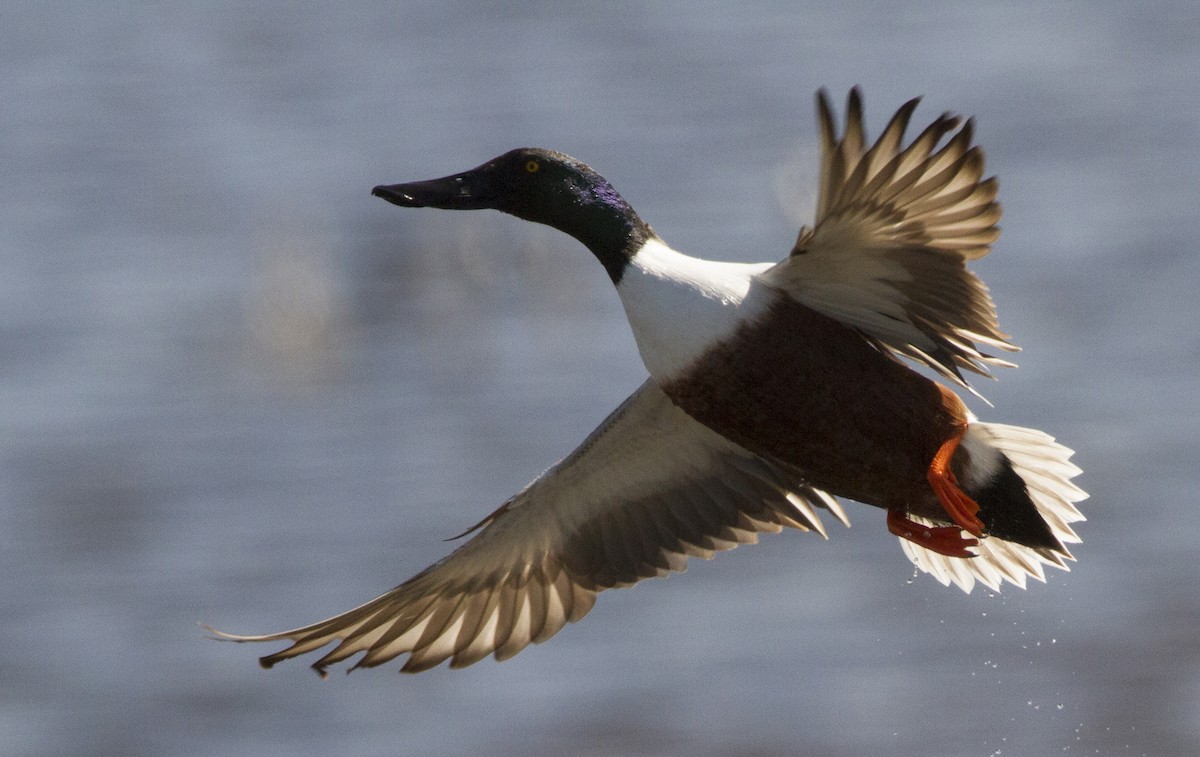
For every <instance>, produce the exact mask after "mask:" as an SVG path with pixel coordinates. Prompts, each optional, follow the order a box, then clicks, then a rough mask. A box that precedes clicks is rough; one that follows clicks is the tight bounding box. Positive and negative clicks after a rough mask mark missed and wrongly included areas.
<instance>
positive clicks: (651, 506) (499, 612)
mask: <svg viewBox="0 0 1200 757" xmlns="http://www.w3.org/2000/svg"><path fill="white" fill-rule="evenodd" d="M818 508H823V509H826V510H828V511H830V512H832V513H833V515H834V516H835V517H837V518H838V519H839V520H842V521H845V514H844V513H843V512H842V510H841V507H840V506H839V505H838V503H837V501H836V500H835V499H834V498H833V497H831V496H830V495H828V494H826V493H825V492H822V491H819V490H816V489H813V488H812V487H810V486H808V485H806V484H805V483H804V482H803V481H802V480H800V479H799V478H798V476H797V475H796V474H795V473H794V472H790V471H788V470H785V469H783V468H781V467H780V466H777V465H774V464H772V463H769V462H767V461H765V460H763V459H761V458H758V457H756V456H754V455H753V454H751V453H749V452H747V451H746V450H744V449H742V448H741V447H739V446H737V445H735V444H733V443H732V442H729V441H727V440H726V439H724V438H723V437H721V436H719V435H717V434H716V433H715V432H713V431H710V430H709V429H707V428H705V427H704V426H702V425H700V424H699V423H697V422H696V421H694V420H692V419H691V418H690V417H689V416H687V415H686V414H685V413H684V412H683V411H682V410H679V409H678V408H676V407H675V405H673V404H672V403H671V401H670V400H668V399H667V397H666V395H664V394H663V393H662V391H661V390H660V389H659V388H658V387H657V386H656V385H655V384H654V383H652V382H647V383H646V384H644V385H643V386H642V388H641V389H639V390H638V391H637V392H635V393H634V394H633V396H632V397H630V398H629V399H628V400H626V402H625V403H624V404H623V405H622V406H621V407H620V408H618V409H617V410H616V411H615V412H614V413H613V414H612V415H610V416H609V418H608V419H607V420H605V422H604V423H603V424H601V426H600V427H599V428H598V429H596V431H595V432H593V433H592V435H591V436H589V437H588V439H587V440H585V441H584V443H583V444H582V445H580V447H579V448H578V449H577V450H575V452H573V453H572V454H571V455H570V456H569V457H567V458H566V459H565V460H563V461H562V462H561V463H559V464H558V465H556V466H554V467H553V468H551V469H550V470H548V471H547V472H546V473H545V474H543V475H542V476H540V477H539V478H538V479H536V480H535V481H534V482H533V483H531V484H530V485H529V486H528V487H526V488H525V489H524V490H523V491H521V492H520V493H519V494H517V495H516V496H514V497H513V498H512V499H511V500H509V501H508V502H507V503H505V504H504V505H503V506H502V507H501V508H500V509H499V510H497V511H496V512H495V513H493V514H492V515H491V516H489V517H488V518H487V519H485V520H484V521H483V522H482V523H481V524H480V525H479V526H478V527H477V529H478V533H477V534H476V535H475V536H474V538H472V539H471V540H470V541H468V542H467V543H466V544H464V545H463V546H462V547H460V548H459V549H458V550H456V551H455V552H454V553H452V554H451V555H450V556H448V557H447V558H445V559H443V560H442V561H440V562H438V563H436V564H434V565H433V566H431V567H429V568H428V569H426V570H425V571H423V572H421V573H420V574H418V575H417V576H415V577H414V578H412V579H410V580H409V581H407V582H405V583H403V584H401V585H400V586H398V587H396V588H395V589H392V590H391V591H389V592H387V593H385V594H383V595H382V596H380V597H378V598H376V599H374V600H372V601H370V602H368V603H366V604H364V605H362V606H360V607H358V608H356V609H353V610H350V611H349V612H346V613H343V614H341V615H338V616H336V617H334V618H330V619H329V620H325V621H321V622H320V623H315V624H313V625H310V626H305V627H303V628H297V629H294V630H291V631H284V632H281V633H274V634H266V635H262V636H239V635H233V634H225V633H220V632H215V633H217V635H218V636H220V637H221V638H226V639H232V640H234V641H283V640H289V641H291V642H292V646H290V647H288V648H286V649H284V650H282V651H280V652H277V653H275V654H271V655H268V656H266V657H263V658H262V660H261V662H262V664H263V665H264V666H266V667H270V666H271V665H274V664H275V663H276V662H279V661H281V660H285V659H288V658H291V657H295V656H297V655H300V654H304V653H306V652H310V651H313V650H315V649H318V648H320V647H323V646H325V645H327V644H330V643H333V642H337V645H336V646H335V647H334V648H333V649H332V650H331V651H329V652H328V653H327V654H326V655H325V656H324V657H322V658H320V659H319V660H317V661H316V662H315V663H314V664H313V667H314V668H316V669H317V670H318V671H321V672H322V673H323V672H324V670H325V668H326V667H328V666H329V665H332V664H334V663H338V662H341V661H343V660H346V659H348V658H349V657H351V656H353V655H355V654H359V653H362V655H363V656H362V657H361V658H360V659H359V660H358V662H357V663H356V664H355V665H354V667H372V666H375V665H379V664H381V663H384V662H387V661H388V660H391V659H394V658H395V657H397V656H399V655H403V654H408V656H409V657H408V659H407V660H406V662H405V664H404V666H403V670H404V671H406V672H417V671H420V670H425V669H428V668H431V667H433V666H435V665H438V664H439V663H441V662H444V661H446V660H449V661H450V665H451V667H462V666H465V665H470V664H472V663H474V662H477V661H479V660H481V659H483V658H484V657H486V656H488V655H489V654H492V655H495V657H496V658H497V659H506V658H508V657H511V656H512V655H514V654H516V653H517V652H519V651H520V650H522V649H524V648H525V647H526V646H527V645H529V644H530V643H534V642H540V641H544V640H546V639H548V638H550V637H551V636H553V635H554V634H555V633H557V632H558V631H559V630H561V629H562V627H563V626H564V625H565V624H567V623H569V622H574V621H576V620H579V619H580V618H582V617H583V616H584V615H586V614H587V612H588V611H589V610H590V609H591V608H592V605H593V603H594V602H595V597H596V594H598V593H599V592H601V591H603V590H604V589H608V588H612V587H618V586H628V585H631V584H633V583H636V582H637V581H640V580H642V579H644V578H651V577H654V576H663V575H666V574H667V573H669V572H672V571H680V570H684V569H685V567H686V563H687V559H688V557H705V558H708V557H712V556H713V555H714V554H715V553H716V552H719V551H721V550H726V549H731V548H732V547H735V546H737V545H738V544H744V543H751V542H754V541H756V540H757V538H758V534H759V533H762V532H775V531H779V530H781V529H782V528H784V527H785V526H786V527H791V528H799V529H803V530H808V529H813V530H817V531H819V532H820V533H822V534H824V528H823V527H822V525H821V523H820V520H819V519H818V518H817V513H816V510H817V509H818ZM473 530H475V529H473Z"/></svg>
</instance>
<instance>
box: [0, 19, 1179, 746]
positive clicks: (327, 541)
mask: <svg viewBox="0 0 1200 757" xmlns="http://www.w3.org/2000/svg"><path fill="white" fill-rule="evenodd" d="M236 6H237V4H210V3H202V2H188V3H171V4H158V3H124V4H109V3H92V2H75V3H39V4H24V5H23V6H21V5H17V4H9V6H6V8H5V10H3V11H0V64H2V65H3V76H2V77H0V103H2V105H0V137H2V140H3V144H2V146H0V177H2V181H0V227H2V228H3V229H4V231H5V233H4V240H3V242H0V429H2V431H0V573H2V574H3V576H4V579H3V588H2V589H0V609H2V612H0V751H3V753H5V754H13V755H17V754H22V755H25V754H28V755H60V754H61V755H66V754H85V753H86V754H120V755H162V754H173V755H226V754H262V755H266V754H279V755H299V754H312V755H329V754H420V755H439V754H446V755H450V754H468V753H476V754H500V755H504V754H522V755H524V754H567V753H574V754H591V755H625V754H668V755H691V754H728V755H734V754H739V755H740V754H757V755H768V754H820V755H868V754H901V755H1000V754H1004V755H1035V754H1037V755H1041V754H1059V753H1066V754H1117V755H1124V754H1130V755H1136V754H1148V755H1168V754H1193V753H1195V751H1196V745H1197V743H1200V632H1198V630H1197V629H1198V628H1200V597H1198V595H1197V588H1196V587H1197V580H1198V579H1200V572H1198V570H1197V564H1196V559H1195V554H1196V551H1197V537H1198V536H1200V528H1197V525H1196V521H1195V517H1196V499H1197V494H1198V490H1200V485H1198V484H1200V473H1198V471H1197V467H1198V466H1197V462H1198V458H1200V429H1198V424H1197V417H1198V416H1200V387H1198V376H1200V338H1198V337H1197V330H1196V327H1195V323H1196V310H1197V307H1198V306H1200V297H1198V290H1200V253H1198V251H1197V250H1196V244H1195V240H1196V236H1197V234H1196V232H1197V229H1196V217H1197V208H1198V207H1200V191H1198V190H1197V180H1196V176H1197V169H1198V165H1197V163H1198V160H1197V155H1198V154H1200V98H1198V97H1197V92H1200V62H1198V61H1200V55H1198V53H1197V50H1200V6H1197V5H1196V4H1195V3H1186V2H1180V3H1177V4H1171V3H1141V4H1125V3H1118V4H1107V5H1106V4H1091V3H1063V4H1060V3H1055V4H1048V3H1042V2H1024V3H989V4H977V5H967V4H960V3H947V4H919V5H918V4H911V5H910V4H904V3H892V4H876V3H853V2H851V3H837V4H834V3H830V4H823V3H812V4H801V3H767V4H761V5H749V6H748V5H747V4H745V3H724V4H722V3H699V4H696V3H670V2H664V3H654V4H644V5H643V4H609V5H604V6H601V5H599V4H597V5H595V6H591V7H592V8H593V9H592V10H588V11H583V10H579V9H578V8H577V7H575V6H569V5H565V4H558V3H526V4H524V7H523V8H522V9H520V10H517V9H516V8H517V4H512V3H506V4H499V3H497V4H479V5H475V4H471V5H467V4H455V3H445V2H426V3H409V2H405V3H396V2H381V3H376V4H324V3H260V4H255V7H253V8H238V7H236ZM856 83H857V84H861V85H863V87H864V90H865V93H866V102H867V113H868V119H869V120H868V123H869V124H870V125H872V126H873V127H874V130H875V131H876V132H877V131H878V129H879V128H880V127H881V126H882V124H883V123H884V121H885V119H886V118H887V117H888V116H889V115H890V114H891V112H892V111H893V110H894V109H895V108H896V107H897V106H899V105H900V103H901V102H903V101H904V100H906V99H908V98H909V97H911V96H913V95H916V94H922V93H923V94H925V95H926V96H927V99H926V101H925V104H924V105H923V106H922V109H921V110H920V111H919V112H918V114H919V115H918V119H917V120H919V121H920V120H927V119H930V118H932V117H933V116H934V115H936V114H937V113H939V112H941V111H942V110H956V111H959V112H964V113H967V114H974V115H975V116H977V118H978V137H979V140H980V141H981V142H982V143H983V144H984V146H985V147H986V149H987V154H988V159H989V169H990V171H992V172H995V173H997V174H998V175H999V176H1000V177H1001V180H1002V195H1001V199H1002V200H1003V202H1004V205H1005V217H1004V222H1003V226H1004V236H1003V238H1002V239H1001V241H1000V243H999V244H998V245H997V247H996V249H995V252H994V254H993V255H992V256H990V257H989V258H987V259H985V260H983V261H981V262H980V263H979V264H978V265H977V266H976V269H977V270H978V271H979V272H980V273H981V274H982V275H983V276H984V278H985V279H986V280H987V281H988V283H989V284H990V285H991V287H992V290H993V292H994V294H995V299H996V301H997V303H998V305H999V309H1000V315H1001V323H1002V325H1003V326H1004V327H1005V328H1006V329H1007V330H1008V331H1010V332H1011V333H1012V334H1014V336H1015V338H1016V340H1017V342H1018V343H1019V344H1021V345H1022V346H1023V347H1024V348H1025V352H1023V353H1021V354H1020V355H1019V356H1018V359H1019V362H1020V363H1021V364H1022V366H1021V368H1020V369H1019V370H1017V371H1012V370H1004V371H1002V372H1001V374H1000V379H1001V380H1000V381H999V382H998V383H991V382H984V383H983V384H982V385H981V388H982V390H983V391H984V392H985V393H986V394H987V396H988V397H989V398H990V399H991V400H992V401H993V402H994V403H995V408H994V409H989V408H987V407H986V406H984V405H982V404H981V403H978V402H976V403H974V409H975V410H976V411H977V412H978V413H980V414H981V415H983V416H985V417H986V418H988V419H991V420H998V421H1003V422H1008V423H1017V424H1022V425H1034V426H1038V427H1040V428H1044V429H1046V430H1048V431H1050V432H1051V433H1054V434H1055V435H1057V436H1058V437H1059V438H1061V439H1062V440H1063V441H1064V442H1066V443H1067V444H1068V445H1069V446H1072V447H1074V448H1075V449H1076V450H1078V455H1077V458H1076V459H1077V460H1078V462H1079V463H1080V465H1082V467H1083V468H1084V469H1085V471H1086V474H1085V475H1084V476H1083V477H1082V478H1081V479H1080V483H1081V484H1082V485H1083V486H1084V487H1085V488H1087V489H1088V490H1089V491H1090V492H1091V493H1092V498H1091V499H1090V500H1089V501H1088V502H1086V503H1085V505H1086V513H1087V515H1088V517H1089V519H1090V520H1089V522H1088V523H1086V524H1083V525H1082V527H1081V529H1080V531H1081V534H1082V535H1083V537H1084V540H1085V543H1084V544H1083V545H1082V546H1080V547H1079V548H1078V549H1077V550H1076V554H1077V556H1078V557H1079V562H1078V564H1077V565H1076V566H1075V567H1074V569H1073V571H1072V572H1071V573H1069V574H1065V573H1060V572H1056V573H1054V574H1053V575H1051V576H1050V577H1049V582H1048V584H1047V585H1041V584H1036V585H1033V586H1032V587H1031V588H1030V589H1029V590H1028V591H1021V590H1016V589H1013V590H1008V591H1006V592H1004V593H1003V595H1000V596H993V595H990V594H989V593H988V592H986V591H983V592H977V593H976V594H975V595H972V596H969V597H968V596H964V595H963V594H962V593H961V592H959V591H958V590H956V589H949V588H943V587H942V586H940V585H938V584H936V583H935V582H934V581H932V580H930V579H928V578H924V577H921V578H916V579H915V580H914V577H913V571H912V568H911V567H910V566H909V565H908V563H907V562H906V561H905V559H904V557H903V556H902V554H901V552H900V549H899V547H898V546H897V544H896V542H895V539H894V538H892V537H890V536H889V535H888V534H887V533H886V530H885V528H884V525H883V518H882V514H881V513H880V512H879V511H877V510H874V509H869V508H865V507H861V506H855V505H852V504H851V505H850V506H849V507H848V509H849V511H850V515H851V518H852V520H853V521H854V528H852V529H850V530H846V529H843V528H841V527H840V526H837V525H836V524H832V523H831V524H829V525H830V536H831V538H830V539H829V541H828V542H825V541H822V540H821V539H820V538H818V537H815V536H813V535H811V534H798V533H787V534H783V535H779V536H773V537H766V538H765V539H764V540H763V543H762V544H760V545H758V546H756V547H752V548H743V549H739V550H736V551H735V552H732V553H729V554H723V555H720V556H719V557H718V558H717V559H715V560H713V561H712V562H700V563H693V565H692V568H691V569H690V570H689V571H688V572H687V573H686V574H683V575H681V576H674V577H672V578H670V579H669V580H665V581H663V580H660V581H652V582H648V583H646V584H643V585H640V586H638V587H637V588H635V589H632V590H625V591H619V592H611V593H607V594H605V595H604V596H602V597H601V598H600V601H599V603H598V605H597V607H596V609H595V610H594V611H593V613H592V614H591V615H590V616H589V617H588V618H587V619H586V620H585V621H583V622H582V623H580V624H578V625H576V626H571V627H569V628H567V629H566V630H564V631H563V632H562V633H561V634H560V635H559V636H557V637H556V638H554V639H553V640H552V641H550V642H548V643H547V644H545V645H542V646H540V647H535V648H531V649H529V650H527V651H525V652H524V653H522V654H521V655H519V656H518V657H517V658H515V659H513V660H511V661H509V662H506V663H504V664H497V663H495V662H492V661H485V662H483V663H480V664H479V665H476V666H475V667H472V668H469V669H467V670H464V671H449V670H446V669H438V670H435V671H432V672H430V673H426V674H423V675H421V676H419V677H404V676H400V675H398V674H396V673H395V672H394V670H395V668H396V666H395V665H392V666H389V667H388V668H384V669H380V670H374V671H365V672H359V673H356V674H355V675H353V676H350V677H345V676H340V675H334V676H332V677H331V679H330V680H328V681H325V682H322V681H320V680H319V679H318V678H317V676H315V675H314V674H312V672H311V671H309V670H308V668H307V666H306V665H305V664H304V663H303V662H299V663H295V662H294V663H289V664H284V665H281V666H280V667H278V668H276V669H275V670H272V671H262V670H260V669H259V668H258V666H257V665H256V664H255V656H256V654H262V653H265V652H267V651H269V650H270V649H272V647H246V646H236V645H230V644H219V643H215V642H212V641H207V640H205V639H204V638H202V632H201V630H200V629H199V628H198V627H197V626H196V622H197V621H205V622H209V623H212V624H214V625H216V626H218V627H220V628H223V629H228V630H233V631H245V632H262V631H275V630H280V629H283V628H287V627H293V626H295V625H298V624H301V623H305V622H308V621H312V620H316V619H318V618H321V617H325V616H328V615H330V614H333V613H335V612H338V611H341V610H344V609H347V608H349V607H350V606H351V605H353V604H357V603H359V602H361V601H364V600H366V599H368V598H370V597H372V596H374V595H375V594H376V593H378V592H381V591H383V590H385V589H387V588H390V587H391V586H392V585H394V584H395V583H398V582H399V581H401V580H403V579H404V578H407V577H408V576H409V575H411V574H412V573H414V572H416V571H417V570H419V569H420V568H422V567H424V566H425V565H426V564H428V563H429V562H431V561H433V560H435V559H437V558H439V557H441V556H442V555H443V554H445V553H446V552H447V551H448V550H449V549H450V546H451V545H447V544H445V543H443V542H442V541H441V539H443V538H445V537H448V536H451V535H453V534H455V533H458V532H459V531H461V530H463V529H464V528H465V527H466V526H468V525H470V524H472V523H474V522H475V521H476V520H478V519H479V518H480V517H481V516H482V515H484V514H485V513H487V512H489V511H490V510H491V509H492V508H494V507H495V506H496V505H498V504H499V503H500V502H501V501H503V500H504V499H506V498H507V497H508V496H509V495H510V494H511V493H512V492H514V491H515V490H516V489H517V488H519V487H520V486H522V485H523V484H524V483H525V482H526V481H528V480H529V479H530V478H532V477H533V476H534V475H536V474H537V473H538V472H540V471H541V470H542V469H543V468H544V467H546V466H547V465H549V464H550V463H552V462H553V461H554V460H556V459H558V458H559V457H560V456H562V455H564V454H565V453H567V452H568V451H570V449H571V448H572V447H573V445H574V444H575V443H577V442H578V441H579V440H581V439H582V438H583V436H584V435H585V434H586V433H587V432H588V431H590V430H591V428H592V427H593V426H594V425H595V424H596V423H597V422H598V421H599V420H600V419H601V418H602V417H604V415H605V414H607V412H608V411H609V410H611V409H612V408H613V407H614V406H615V405H616V404H617V403H618V402H619V401H620V400H621V399H622V398H623V397H624V396H625V395H626V394H627V393H629V392H630V391H631V390H632V389H634V388H635V387H636V386H637V385H638V383H639V382H640V381H641V377H642V376H643V368H642V367H641V365H640V362H639V359H638V357H637V354H636V351H635V348H634V345H633V341H632V338H631V337H630V334H629V331H628V328H627V326H626V324H625V322H624V317H623V314H622V312H621V310H620V307H619V304H618V302H617V299H616V297H615V295H614V294H613V292H612V291H611V288H610V286H609V285H608V283H607V279H606V278H605V275H604V272H603V270H602V269H601V268H600V266H599V265H597V264H596V262H595V261H594V260H593V259H592V258H591V256H590V255H589V254H588V253H587V252H586V251H585V250H584V249H583V248H582V247H580V246H579V245H578V244H577V243H575V242H574V241H573V240H571V239H569V238H567V237H565V236H562V235H559V234H557V233H555V232H552V231H550V230H548V229H544V228H541V227H534V226H532V225H529V224H524V223H522V222H520V221H517V220H515V219H512V218H509V217H506V216H501V215H499V214H495V213H459V214H453V213H444V212H438V211H405V210H401V209H398V208H395V207H392V206H389V205H387V204H385V203H383V202H381V201H379V200H377V199H373V198H371V197H370V196H369V194H368V193H369V190H370V188H371V187H372V186H373V185H375V184H378V183H393V182H397V181H403V180H413V179H422V178H429V177H432V176H439V175H443V174H446V173H449V172H452V171H457V170H461V169H465V168H468V167H471V166H474V165H476V164H478V163H480V162H482V161H484V160H486V159H488V158H490V157H492V156H493V155H496V154H498V153H500V152H502V151H504V150H507V149H509V148H511V147H515V146H520V145H539V146H545V147H552V148H555V149H559V150H563V151H566V152H569V153H571V154H573V155H576V156H578V157H580V158H582V159H584V160H586V161H588V162H589V163H591V164H592V165H593V166H595V167H596V168H597V169H598V170H599V171H601V172H602V173H603V174H605V175H606V176H607V177H608V178H609V179H610V180H611V181H612V182H613V183H614V184H615V185H616V186H617V187H618V188H619V189H620V190H621V191H622V192H623V193H624V194H625V196H626V197H627V198H628V199H629V200H630V201H631V202H632V203H633V204H634V206H635V207H637V208H638V210H639V211H640V212H641V214H642V216H643V217H644V218H646V219H647V220H648V221H649V222H650V223H652V224H653V225H654V227H655V228H656V230H657V231H658V232H659V233H660V234H662V235H663V236H664V237H665V238H666V239H667V240H668V241H669V242H671V243H672V244H673V245H674V246H676V247H678V248H679V249H682V250H685V251H688V252H691V253H693V254H697V255H702V256H706V257H713V258H723V259H736V260H765V259H774V258H778V257H781V256H782V255H783V254H784V253H785V252H786V251H787V250H788V249H789V245H790V244H791V242H792V240H793V239H794V235H795V231H796V227H797V226H798V224H799V223H800V222H801V221H803V220H807V219H809V218H810V217H811V208H812V206H813V202H814V194H813V190H814V188H815V166H816V131H815V127H814V125H813V108H812V95H813V92H814V91H815V90H816V89H817V88H818V87H820V86H828V87H830V88H831V90H832V91H833V92H835V93H837V98H838V99H839V100H841V98H842V96H843V95H844V92H845V91H846V90H847V89H848V88H849V87H850V86H851V85H853V84H856Z"/></svg>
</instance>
